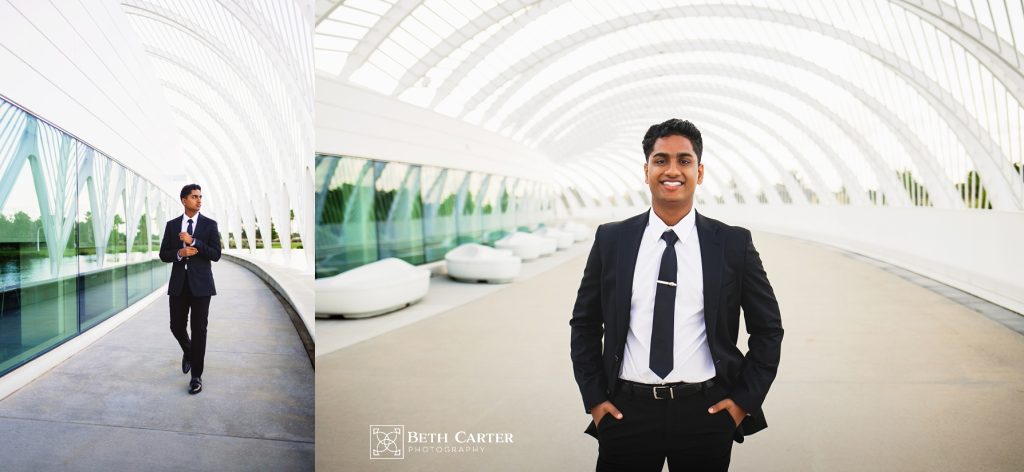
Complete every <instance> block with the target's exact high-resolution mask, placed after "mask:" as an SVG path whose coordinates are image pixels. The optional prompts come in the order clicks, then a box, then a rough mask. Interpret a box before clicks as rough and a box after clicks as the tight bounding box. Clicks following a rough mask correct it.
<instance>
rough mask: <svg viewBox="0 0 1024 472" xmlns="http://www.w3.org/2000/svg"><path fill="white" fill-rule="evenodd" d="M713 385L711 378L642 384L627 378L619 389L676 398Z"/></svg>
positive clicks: (645, 394) (646, 396) (650, 395)
mask: <svg viewBox="0 0 1024 472" xmlns="http://www.w3.org/2000/svg"><path fill="white" fill-rule="evenodd" d="M714 385H715V381H714V380H713V379H709V380H705V381H703V382H699V383H686V382H678V383H671V384H658V385H652V384H643V383H637V382H631V381H629V380H622V381H621V386H620V387H619V390H621V391H623V392H626V393H630V394H633V395H636V396H639V397H643V398H653V399H655V400H675V399H676V398H681V397H685V396H686V395H692V394H694V393H697V392H701V391H704V390H706V389H709V388H711V387H712V386H714Z"/></svg>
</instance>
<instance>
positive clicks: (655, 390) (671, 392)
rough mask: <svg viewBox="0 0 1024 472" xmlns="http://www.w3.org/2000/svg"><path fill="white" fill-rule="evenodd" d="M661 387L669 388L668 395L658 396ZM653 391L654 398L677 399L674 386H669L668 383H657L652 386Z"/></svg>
mask: <svg viewBox="0 0 1024 472" xmlns="http://www.w3.org/2000/svg"><path fill="white" fill-rule="evenodd" d="M659 388H666V389H668V397H659V396H658V389H659ZM651 391H652V392H653V393H654V399H655V400H669V399H672V400H675V399H676V392H675V391H674V390H672V387H669V386H667V385H655V386H654V387H651Z"/></svg>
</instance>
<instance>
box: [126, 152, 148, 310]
mask: <svg viewBox="0 0 1024 472" xmlns="http://www.w3.org/2000/svg"><path fill="white" fill-rule="evenodd" d="M127 182H128V183H127V185H126V187H125V203H126V206H127V217H126V220H127V223H126V224H125V236H126V241H128V242H129V244H128V247H127V250H128V254H127V256H128V257H127V259H128V267H127V275H128V280H127V285H128V303H134V302H136V301H138V300H139V299H140V298H142V297H144V296H146V294H148V293H149V292H151V291H152V290H153V275H152V270H151V267H152V262H151V257H150V253H149V246H150V242H149V225H148V224H147V223H146V194H147V193H149V192H148V190H149V183H148V182H146V181H145V180H144V179H142V178H141V177H139V176H138V175H135V173H134V172H128V173H127Z"/></svg>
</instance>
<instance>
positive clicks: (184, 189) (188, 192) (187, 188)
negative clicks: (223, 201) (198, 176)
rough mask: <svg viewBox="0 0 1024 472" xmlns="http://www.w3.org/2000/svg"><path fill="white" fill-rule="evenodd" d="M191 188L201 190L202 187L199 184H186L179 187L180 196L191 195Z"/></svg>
mask: <svg viewBox="0 0 1024 472" xmlns="http://www.w3.org/2000/svg"><path fill="white" fill-rule="evenodd" d="M193 190H199V191H200V192H202V191H203V188H202V187H200V186H199V184H188V185H186V186H184V187H182V188H181V198H185V197H187V196H189V195H191V194H192V191H193Z"/></svg>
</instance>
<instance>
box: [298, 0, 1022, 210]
mask: <svg viewBox="0 0 1024 472" xmlns="http://www.w3.org/2000/svg"><path fill="white" fill-rule="evenodd" d="M748 3H749V2H744V1H741V0H724V1H690V0H678V1H672V0H638V1H634V2H616V1H611V0H606V1H601V0H557V1H556V0H551V1H542V2H527V1H505V2H498V1H492V0H472V1H468V0H422V1H420V0H400V1H397V2H394V1H390V0H342V1H327V0H323V1H319V2H318V3H317V22H318V23H317V42H316V49H317V51H316V67H317V68H318V69H319V70H320V71H321V73H325V74H327V75H329V76H331V77H333V78H334V79H336V80H342V81H349V82H350V83H352V84H355V85H359V86H362V87H366V88H369V89H372V90H376V91H378V92H379V93H383V94H385V95H391V96H392V97H394V98H396V99H398V100H402V101H406V102H409V103H413V104H416V105H419V106H423V107H426V108H430V109H433V110H435V111H438V112H440V113H443V114H447V115H450V116H454V117H458V118H461V119H463V120H465V121H468V122H470V123H473V124H477V125H481V126H484V127H485V128H487V129H490V130H493V131H498V132H500V133H501V134H503V135H505V136H509V137H512V138H513V139H515V140H518V141H520V142H523V143H525V144H527V145H529V146H531V147H533V148H535V149H538V150H540V151H542V152H548V151H547V150H549V149H552V150H555V151H557V152H558V156H557V159H556V161H557V162H560V163H565V164H568V163H571V162H572V161H573V160H574V159H579V158H582V157H583V156H592V155H606V156H626V155H631V153H634V152H635V149H633V148H635V147H636V145H635V143H636V142H638V141H639V138H640V136H641V135H642V129H641V130H639V133H640V134H637V133H638V129H637V125H636V124H635V123H634V122H633V120H639V119H641V116H643V113H638V112H631V111H630V110H627V109H625V107H627V106H632V107H647V108H646V109H647V110H650V109H651V108H650V106H651V104H652V102H651V101H648V100H644V99H642V98H636V97H637V96H640V95H643V94H652V93H654V94H658V90H657V89H655V88H652V87H650V86H644V85H643V84H644V81H643V80H641V79H642V78H643V75H644V74H645V73H647V74H650V73H658V72H660V73H661V75H663V76H668V77H676V78H678V79H680V83H686V84H687V87H689V88H690V89H691V91H693V92H699V93H700V94H703V95H705V96H706V98H703V99H702V100H703V103H702V105H703V107H704V108H706V109H710V108H711V107H716V108H717V109H716V110H714V113H715V115H716V117H718V118H719V122H720V123H722V122H735V123H736V124H739V123H748V122H747V121H744V118H745V117H746V115H748V114H750V113H755V112H756V113H764V112H765V111H764V110H766V109H770V108H771V102H767V101H765V100H763V99H762V100H758V93H762V94H763V88H764V87H773V88H774V89H775V90H777V91H779V92H780V93H782V94H784V95H786V96H787V97H788V98H787V100H790V102H787V103H782V104H779V110H778V112H777V113H775V116H776V117H778V118H779V119H781V120H783V121H786V122H787V123H789V125H791V126H786V127H784V128H781V129H780V130H779V131H776V132H777V133H782V134H781V135H779V136H778V137H777V138H776V139H774V141H775V142H776V143H785V142H788V141H790V140H795V139H802V138H797V137H796V136H797V135H802V136H804V137H806V139H809V140H810V142H813V143H814V145H815V147H818V148H820V149H821V150H823V151H824V153H823V154H824V156H815V159H826V160H827V161H828V166H827V167H829V168H833V169H836V170H837V171H839V173H840V174H841V178H842V179H843V187H845V188H846V189H847V191H848V192H849V193H850V200H851V202H852V203H853V204H870V202H869V200H870V199H869V196H868V191H869V190H878V189H880V190H882V191H883V192H884V193H886V194H887V195H888V196H889V198H887V199H886V201H887V204H890V205H911V204H913V203H912V202H911V200H910V199H909V198H908V195H907V194H906V191H905V190H904V189H903V184H902V182H900V180H899V177H898V174H897V172H894V170H896V169H902V168H910V169H913V172H914V178H915V179H916V180H918V181H920V182H921V183H923V184H924V185H925V187H926V188H928V190H929V193H930V195H931V203H932V204H934V205H935V206H939V207H945V208H963V207H964V205H963V202H962V201H961V199H960V195H959V191H958V190H957V187H956V184H958V183H960V182H962V181H964V180H965V179H966V176H967V175H968V172H977V173H978V174H979V175H980V176H981V178H982V182H983V183H984V185H985V186H986V189H987V190H988V197H989V199H990V200H991V202H992V204H993V206H994V207H995V208H998V209H1015V210H1021V209H1024V180H1022V179H1021V174H1020V173H1019V172H1018V171H1015V170H1014V167H1013V165H1015V164H1016V165H1018V166H1019V165H1020V164H1021V161H1022V157H1021V155H1022V153H1024V152H1022V149H1024V137H1022V134H1024V133H1022V131H1021V129H1024V109H1022V108H1021V102H1022V101H1024V73H1022V71H1021V64H1022V63H1024V9H1022V8H1021V6H1020V5H1018V4H1017V2H1003V1H987V2H986V1H981V0H976V1H974V2H973V4H977V5H975V6H978V8H975V6H972V7H970V8H965V7H963V4H960V5H952V4H951V3H947V2H945V1H939V0H930V1H929V0H922V1H919V2H908V1H903V0H873V1H866V2H820V1H811V0H775V1H771V2H763V3H761V2H758V3H756V4H755V5H750V4H748ZM961 3H963V2H961ZM966 4H967V5H971V4H972V3H971V2H966ZM958 6H959V7H960V8H958ZM680 25H686V26H687V28H680V27H679V26H680ZM659 50H662V51H669V52H676V51H684V52H686V53H694V54H704V55H716V56H717V58H718V59H716V60H712V61H711V62H709V61H707V60H702V59H694V60H692V61H690V62H686V63H689V64H699V65H701V67H702V68H703V69H705V70H703V71H702V72H703V73H702V74H700V75H699V76H698V77H695V79H694V80H695V81H696V82H692V81H691V82H684V81H683V79H686V78H687V77H688V76H693V74H692V73H690V72H692V71H687V70H684V69H681V70H673V69H672V68H671V67H667V66H666V64H662V63H659V62H658V57H657V56H658V55H659V54H658V53H659ZM645 57H646V58H650V60H651V62H652V63H653V64H654V65H652V66H651V67H650V68H645V69H642V70H640V71H636V72H634V73H631V74H630V73H625V74H620V75H618V76H617V77H616V78H615V79H613V80H609V81H606V82H604V85H607V86H608V87H609V88H611V89H614V93H606V94H604V95H603V96H602V100H607V101H608V102H609V103H608V104H607V105H601V104H593V105H589V106H577V105H580V103H579V102H581V101H583V100H576V98H573V97H580V96H583V95H587V94H588V93H590V92H587V89H586V88H581V87H580V86H579V84H581V83H582V82H585V81H586V80H587V79H588V78H591V77H595V76H597V75H600V74H605V73H608V72H607V71H609V70H610V69H613V68H615V67H616V66H618V67H622V64H623V63H625V62H627V61H630V60H633V61H635V60H637V59H638V58H640V59H642V58H645ZM743 57H747V58H749V59H743ZM729 61H733V62H732V63H729ZM746 61H753V62H756V61H770V62H772V63H775V64H778V65H780V66H784V67H787V68H790V69H789V70H795V71H798V72H789V73H787V72H772V71H769V70H761V71H758V70H751V68H750V67H745V62H746ZM843 61H846V62H848V63H849V64H845V65H844V64H843V63H842V62H843ZM679 64H680V63H676V65H679ZM758 64H761V62H759V63H758ZM659 68H660V69H659ZM779 70H782V69H779ZM787 74H788V75H787ZM796 76H800V80H801V82H799V83H788V82H787V81H788V79H790V78H791V77H796ZM734 78H741V79H743V80H745V81H746V82H745V83H730V85H732V88H731V89H730V91H729V93H731V94H732V95H733V96H742V97H745V98H746V101H747V103H746V104H736V103H726V101H727V99H726V98H724V97H726V92H722V91H718V90H717V89H716V87H719V88H720V83H718V82H726V81H729V80H732V79H734ZM701 81H703V82H701ZM808 84H811V86H810V87H808V86H807V85H808ZM815 84H820V86H816V85H815ZM595 90H596V89H595ZM826 90H838V91H840V93H841V94H842V95H843V97H842V100H844V101H843V102H841V103H840V102H836V103H833V102H832V97H831V96H830V95H829V94H827V93H824V92H823V91H826ZM595 93H596V92H595ZM670 97H672V95H671V94H664V95H663V98H664V99H665V100H663V101H666V102H667V103H658V105H659V107H658V108H657V109H659V110H669V111H670V110H681V109H685V103H684V102H681V101H679V100H682V99H684V98H686V97H690V98H691V99H692V97H693V96H692V95H676V96H674V97H675V98H674V100H676V101H672V99H670ZM574 100H576V102H574ZM716 100H717V101H716ZM555 102H561V103H568V105H567V106H565V107H561V106H548V105H547V104H549V103H555ZM790 103H794V104H799V107H800V108H801V109H807V110H815V112H814V113H815V114H820V115H821V116H825V117H826V120H827V121H828V122H829V123H830V125H829V126H835V127H837V129H838V130H839V131H836V132H835V133H839V135H842V136H844V137H843V138H842V139H841V140H839V141H836V140H835V139H834V136H835V134H828V133H825V130H820V129H818V127H817V126H808V124H807V123H804V124H803V125H802V126H801V121H807V117H806V116H804V115H803V114H802V113H801V114H798V113H796V112H789V111H788V109H787V108H788V107H789V104H790ZM837 103H839V104H840V105H842V106H837ZM545 106H548V108H545ZM574 106H575V108H574ZM846 106H849V107H851V108H846ZM538 110H539V111H540V113H539V114H538ZM563 113H564V114H563ZM707 113H712V111H706V112H705V114H707ZM721 113H725V115H724V116H722V115H721ZM677 114H678V113H670V115H677ZM647 116H653V115H647ZM667 116H669V115H666V116H665V117H667ZM679 117H681V118H686V116H679ZM560 120H561V121H563V122H574V121H586V122H587V123H588V126H589V128H591V129H592V131H589V135H591V136H594V135H600V136H601V139H595V140H592V141H591V142H593V143H594V144H593V145H592V147H590V148H587V145H583V146H580V145H576V146H564V145H562V144H560V143H559V141H560V140H564V139H570V140H579V141H578V142H584V143H586V142H587V141H586V140H584V139H583V138H585V137H586V136H587V135H586V134H577V133H566V132H563V131H558V132H555V131H552V130H553V129H558V123H559V122H560ZM648 121H649V123H650V122H654V121H660V120H657V119H656V118H648ZM649 123H648V124H649ZM698 124H700V123H698ZM748 124H749V123H748ZM816 124H817V123H815V125H816ZM713 127H714V128H718V129H724V127H723V126H721V125H717V126H713ZM878 135H883V136H884V140H883V141H884V143H882V144H879V146H882V145H883V144H884V146H885V147H884V148H881V147H872V146H871V145H870V143H872V142H873V140H874V139H876V136H878ZM538 136H541V137H538ZM730 139H733V140H739V139H741V138H740V137H739V136H736V133H734V136H732V137H731V138H730ZM776 145H778V144H776ZM569 147H572V148H573V150H572V151H567V149H568V148H569ZM883 149H884V151H883ZM943 149H945V151H944V150H943ZM789 154H793V155H794V156H801V157H800V159H801V160H803V161H805V162H803V163H802V164H801V165H800V167H803V168H804V169H805V170H806V172H805V173H804V174H805V177H807V178H808V180H809V181H808V182H804V183H803V185H805V186H810V188H812V189H814V191H815V192H820V191H821V189H822V188H823V185H822V184H821V182H820V178H815V176H814V173H815V171H814V169H815V164H816V163H815V162H813V161H812V160H811V159H810V158H808V157H806V156H805V155H803V154H802V153H800V152H796V153H793V152H790V153H789ZM851 155H857V156H860V157H861V159H862V160H864V161H866V162H867V164H864V165H866V166H867V168H868V171H869V174H870V175H871V176H872V177H871V178H869V179H868V180H867V181H865V180H864V179H865V177H863V176H864V175H869V174H864V172H865V170H864V169H860V170H856V169H855V170H853V171H843V170H842V169H844V168H845V167H847V165H848V163H847V162H846V160H847V159H849V158H848V156H851ZM894 163H895V164H894ZM900 163H905V164H900ZM818 165H820V164H818ZM857 165H860V164H857ZM615 169H616V168H615V167H614V166H609V170H608V171H607V172H618V170H615ZM777 173H778V180H777V181H774V182H766V184H770V186H774V185H782V186H784V187H785V188H787V190H788V191H789V193H790V194H791V195H792V194H793V193H794V191H796V190H797V189H796V188H795V187H796V186H797V183H796V182H795V181H793V180H792V178H791V177H790V178H787V177H786V176H787V175H788V173H787V172H777ZM815 180H818V181H817V182H815ZM872 180H878V184H877V185H875V184H871V183H870V181H872ZM641 190H642V189H641ZM609 192H612V190H609ZM797 193H798V194H801V193H802V192H797ZM609 194H610V193H609ZM794 197H796V198H794V201H800V200H801V198H799V195H797V196H794ZM828 200H829V199H827V198H824V199H822V201H828Z"/></svg>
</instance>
